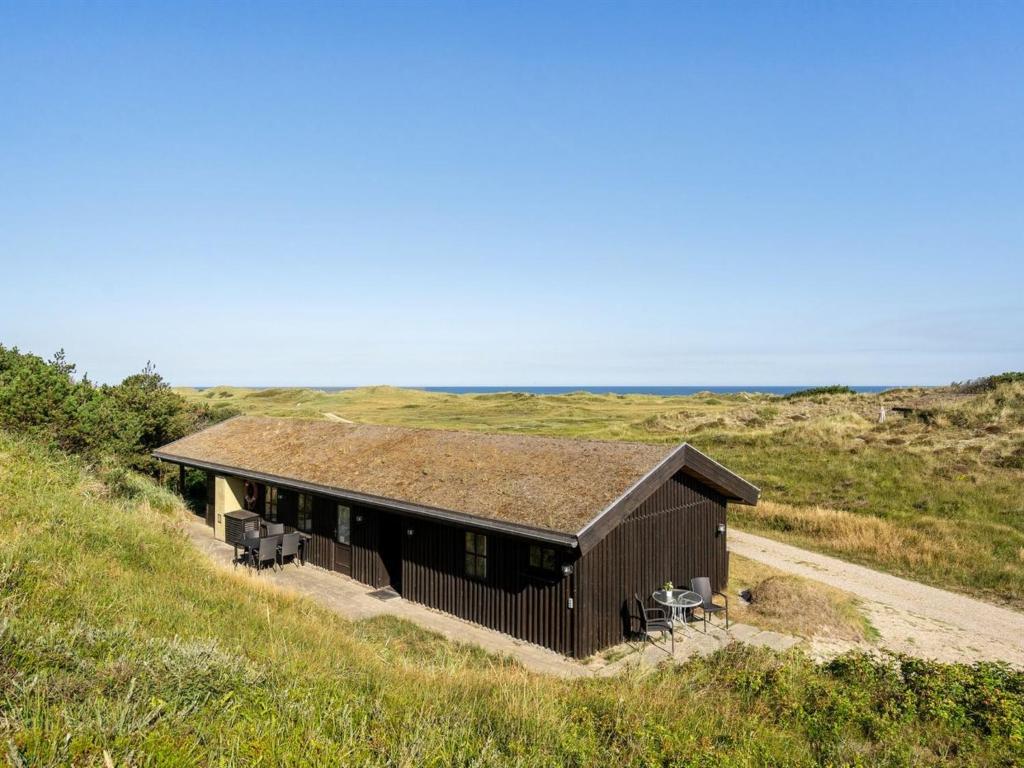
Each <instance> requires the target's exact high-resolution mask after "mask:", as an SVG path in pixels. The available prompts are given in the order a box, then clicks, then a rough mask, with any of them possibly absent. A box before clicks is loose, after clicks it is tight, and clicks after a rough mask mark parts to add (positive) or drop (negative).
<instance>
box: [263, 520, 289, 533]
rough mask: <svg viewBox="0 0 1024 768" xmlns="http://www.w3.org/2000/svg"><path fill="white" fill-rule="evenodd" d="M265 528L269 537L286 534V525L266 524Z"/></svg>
mask: <svg viewBox="0 0 1024 768" xmlns="http://www.w3.org/2000/svg"><path fill="white" fill-rule="evenodd" d="M263 527H264V528H266V529H267V536H280V535H281V534H282V533H284V523H264V525H263Z"/></svg>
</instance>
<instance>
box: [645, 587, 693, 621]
mask: <svg viewBox="0 0 1024 768" xmlns="http://www.w3.org/2000/svg"><path fill="white" fill-rule="evenodd" d="M651 597H652V598H653V599H654V602H656V603H658V604H659V605H664V606H665V607H666V608H671V609H672V621H673V622H675V620H676V619H679V620H681V621H682V622H683V624H687V623H688V620H687V618H686V617H687V614H688V613H689V611H690V609H691V608H696V607H697V606H698V605H701V604H702V603H703V602H704V601H703V600H702V599H701V596H700V595H698V594H697V593H696V592H691V591H690V590H688V589H670V590H668V591H666V590H664V589H659V590H656V591H655V592H654V594H652V595H651Z"/></svg>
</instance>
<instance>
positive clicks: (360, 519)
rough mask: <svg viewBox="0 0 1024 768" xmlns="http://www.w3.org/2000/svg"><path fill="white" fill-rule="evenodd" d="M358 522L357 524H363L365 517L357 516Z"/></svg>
mask: <svg viewBox="0 0 1024 768" xmlns="http://www.w3.org/2000/svg"><path fill="white" fill-rule="evenodd" d="M356 522H357V523H361V522H363V516H362V515H356Z"/></svg>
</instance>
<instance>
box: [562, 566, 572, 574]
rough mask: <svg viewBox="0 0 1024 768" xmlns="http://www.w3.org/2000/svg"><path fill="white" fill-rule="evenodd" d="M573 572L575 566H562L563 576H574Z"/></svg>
mask: <svg viewBox="0 0 1024 768" xmlns="http://www.w3.org/2000/svg"><path fill="white" fill-rule="evenodd" d="M572 572H573V567H572V566H571V565H569V564H566V565H563V566H562V575H563V576H572Z"/></svg>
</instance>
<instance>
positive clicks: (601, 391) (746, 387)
mask: <svg viewBox="0 0 1024 768" xmlns="http://www.w3.org/2000/svg"><path fill="white" fill-rule="evenodd" d="M814 386H820V385H816V384H787V385H785V386H778V385H759V384H738V385H732V384H729V385H724V386H722V385H713V384H706V385H701V386H661V385H640V386H636V385H621V386H616V385H604V384H601V385H593V384H579V385H575V386H568V387H553V386H519V385H512V384H507V385H500V386H480V387H464V386H448V387H437V386H433V387H402V389H421V390H425V391H427V392H447V393H449V394H455V395H465V394H494V393H496V392H523V393H526V394H530V395H564V394H568V393H570V392H589V393H590V394H594V395H609V394H611V395H660V396H663V397H667V396H670V395H693V394H696V393H697V392H711V393H713V394H719V395H734V394H737V393H739V392H751V393H754V392H759V393H764V394H770V395H788V394H790V393H791V392H798V391H799V390H802V389H810V388H811V387H814ZM896 386H898V385H881V384H866V385H859V386H853V385H851V386H850V389H852V390H854V391H855V392H861V393H867V394H870V393H873V392H884V391H885V390H887V389H894V388H895V387H896ZM200 389H205V387H200ZM255 389H268V387H255ZM309 389H320V390H323V391H325V392H342V391H344V390H346V389H356V387H309Z"/></svg>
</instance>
